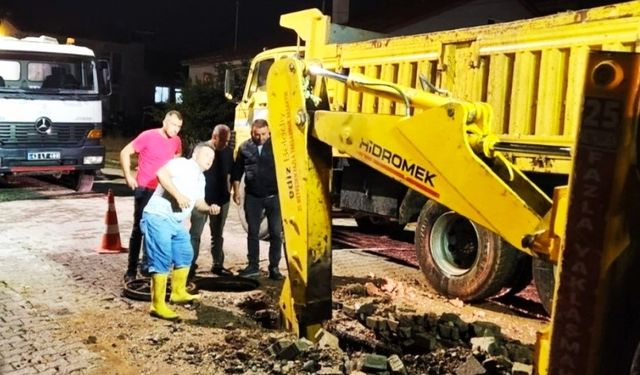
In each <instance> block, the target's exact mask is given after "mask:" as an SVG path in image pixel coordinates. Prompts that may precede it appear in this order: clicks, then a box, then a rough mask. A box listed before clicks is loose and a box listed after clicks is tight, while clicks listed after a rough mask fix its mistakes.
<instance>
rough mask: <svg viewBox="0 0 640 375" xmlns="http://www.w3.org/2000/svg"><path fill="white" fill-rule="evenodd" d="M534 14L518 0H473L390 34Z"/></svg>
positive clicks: (483, 23)
mask: <svg viewBox="0 0 640 375" xmlns="http://www.w3.org/2000/svg"><path fill="white" fill-rule="evenodd" d="M533 16H534V14H533V13H532V12H531V11H530V10H528V9H527V8H525V7H524V6H523V5H522V4H521V3H520V2H519V1H513V0H475V1H471V2H469V3H466V4H464V5H460V6H456V7H452V8H450V9H447V10H445V11H443V12H440V13H438V14H434V15H432V16H431V17H429V18H426V19H424V20H422V21H420V22H416V23H414V24H411V25H407V26H402V27H399V28H397V29H394V30H392V31H391V32H390V34H391V35H410V34H419V33H425V32H432V31H441V30H451V29H459V28H462V27H470V26H479V25H486V24H488V23H496V22H506V21H514V20H518V19H524V18H531V17H533Z"/></svg>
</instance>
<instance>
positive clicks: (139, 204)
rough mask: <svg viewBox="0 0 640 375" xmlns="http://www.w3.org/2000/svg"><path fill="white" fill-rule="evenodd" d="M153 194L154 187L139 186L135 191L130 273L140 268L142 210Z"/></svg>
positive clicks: (128, 270) (130, 244)
mask: <svg viewBox="0 0 640 375" xmlns="http://www.w3.org/2000/svg"><path fill="white" fill-rule="evenodd" d="M152 195H153V190H152V189H147V188H141V187H138V188H136V189H135V190H134V191H133V198H134V201H133V228H132V229H131V238H129V264H128V265H127V273H128V274H135V273H136V272H137V269H138V259H139V258H140V247H141V245H142V231H141V230H140V220H141V219H142V211H143V210H144V207H145V206H146V205H147V202H149V199H151V196H152Z"/></svg>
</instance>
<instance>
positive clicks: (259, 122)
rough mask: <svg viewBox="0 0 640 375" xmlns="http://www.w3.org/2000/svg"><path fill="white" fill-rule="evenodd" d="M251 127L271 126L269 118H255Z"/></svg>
mask: <svg viewBox="0 0 640 375" xmlns="http://www.w3.org/2000/svg"><path fill="white" fill-rule="evenodd" d="M251 127H252V128H258V129H260V128H264V127H269V123H268V122H267V120H264V119H261V118H259V119H256V120H253V123H252V124H251Z"/></svg>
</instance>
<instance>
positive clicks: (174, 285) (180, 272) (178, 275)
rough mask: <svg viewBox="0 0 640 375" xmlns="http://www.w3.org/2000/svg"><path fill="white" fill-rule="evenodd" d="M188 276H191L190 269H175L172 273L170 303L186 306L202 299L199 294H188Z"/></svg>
mask: <svg viewBox="0 0 640 375" xmlns="http://www.w3.org/2000/svg"><path fill="white" fill-rule="evenodd" d="M187 276H189V267H183V268H175V269H174V270H173V272H171V297H170V298H169V301H171V302H172V303H176V304H185V303H190V302H193V301H197V300H199V299H200V295H199V294H189V292H187Z"/></svg>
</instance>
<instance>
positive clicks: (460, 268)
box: [429, 211, 479, 276]
mask: <svg viewBox="0 0 640 375" xmlns="http://www.w3.org/2000/svg"><path fill="white" fill-rule="evenodd" d="M478 236H479V235H478V231H477V229H476V227H475V225H474V224H473V223H472V222H471V221H470V220H468V219H466V218H464V217H462V216H460V215H459V214H457V213H455V212H453V211H450V212H446V213H444V214H442V215H440V217H438V218H437V219H436V220H435V222H434V223H433V227H432V229H431V238H430V239H429V243H430V247H431V256H432V257H433V260H434V262H435V264H436V265H437V266H438V267H439V268H440V269H441V270H442V272H443V273H445V274H446V275H447V276H460V275H463V274H465V273H466V272H469V270H470V269H471V268H472V267H473V265H474V264H475V263H476V261H477V258H478V243H479V237H478Z"/></svg>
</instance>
